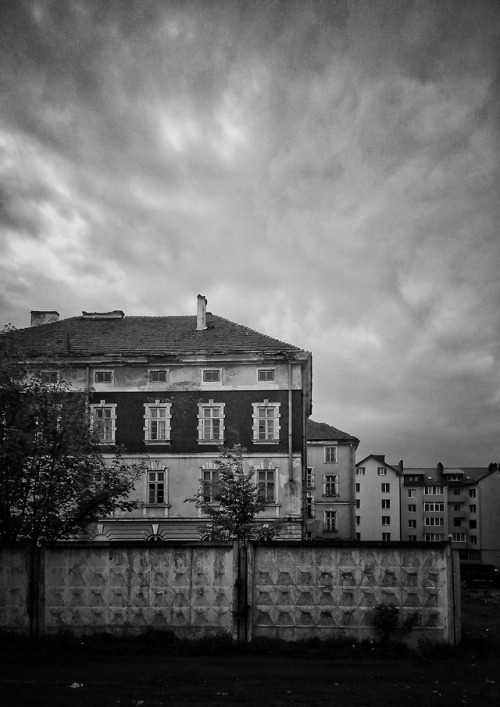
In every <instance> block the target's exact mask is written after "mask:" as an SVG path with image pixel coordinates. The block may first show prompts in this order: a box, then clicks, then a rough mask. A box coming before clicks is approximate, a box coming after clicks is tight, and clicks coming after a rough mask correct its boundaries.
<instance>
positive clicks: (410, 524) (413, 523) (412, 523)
mask: <svg viewBox="0 0 500 707" xmlns="http://www.w3.org/2000/svg"><path fill="white" fill-rule="evenodd" d="M408 527H409V528H416V527H417V521H416V520H409V521H408Z"/></svg>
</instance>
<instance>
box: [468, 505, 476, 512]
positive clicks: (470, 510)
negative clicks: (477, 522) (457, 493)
mask: <svg viewBox="0 0 500 707" xmlns="http://www.w3.org/2000/svg"><path fill="white" fill-rule="evenodd" d="M476 512H477V506H476V504H475V503H471V504H470V506H469V513H476Z"/></svg>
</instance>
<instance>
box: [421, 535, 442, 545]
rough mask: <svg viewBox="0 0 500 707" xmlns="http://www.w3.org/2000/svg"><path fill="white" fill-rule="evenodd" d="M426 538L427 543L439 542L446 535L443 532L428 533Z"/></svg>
mask: <svg viewBox="0 0 500 707" xmlns="http://www.w3.org/2000/svg"><path fill="white" fill-rule="evenodd" d="M424 539H425V542H426V543H439V542H441V541H442V540H444V535H443V534H442V533H426V534H425V535H424Z"/></svg>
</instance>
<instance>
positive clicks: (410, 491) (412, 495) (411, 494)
mask: <svg viewBox="0 0 500 707" xmlns="http://www.w3.org/2000/svg"><path fill="white" fill-rule="evenodd" d="M416 494H417V489H408V498H415V496H416Z"/></svg>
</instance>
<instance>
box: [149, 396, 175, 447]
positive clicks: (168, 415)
mask: <svg viewBox="0 0 500 707" xmlns="http://www.w3.org/2000/svg"><path fill="white" fill-rule="evenodd" d="M171 408H172V403H164V402H161V401H160V400H155V401H154V403H144V415H143V418H144V427H143V430H144V442H145V443H146V444H148V445H149V444H170V432H171V425H170V422H171V419H172V415H171ZM156 409H160V410H165V415H164V417H163V418H161V417H159V418H157V420H155V419H153V416H152V415H151V412H152V410H156ZM155 421H158V422H159V421H164V422H165V438H164V439H152V429H153V423H154V422H155Z"/></svg>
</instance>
